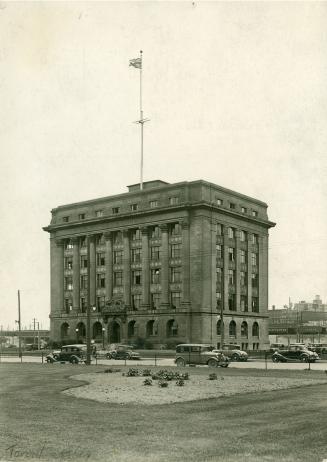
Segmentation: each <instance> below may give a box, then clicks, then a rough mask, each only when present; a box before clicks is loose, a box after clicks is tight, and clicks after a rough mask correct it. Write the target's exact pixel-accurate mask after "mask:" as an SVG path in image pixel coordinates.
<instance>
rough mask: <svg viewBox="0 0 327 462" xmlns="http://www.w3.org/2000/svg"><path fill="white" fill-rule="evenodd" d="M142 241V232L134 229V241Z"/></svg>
mask: <svg viewBox="0 0 327 462" xmlns="http://www.w3.org/2000/svg"><path fill="white" fill-rule="evenodd" d="M140 240H141V231H140V230H139V229H133V231H132V241H140Z"/></svg>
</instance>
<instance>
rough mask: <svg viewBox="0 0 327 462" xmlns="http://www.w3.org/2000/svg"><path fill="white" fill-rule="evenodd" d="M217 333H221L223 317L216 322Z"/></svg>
mask: <svg viewBox="0 0 327 462" xmlns="http://www.w3.org/2000/svg"><path fill="white" fill-rule="evenodd" d="M216 330H217V335H221V319H218V321H217V324H216Z"/></svg>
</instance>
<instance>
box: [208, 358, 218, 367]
mask: <svg viewBox="0 0 327 462" xmlns="http://www.w3.org/2000/svg"><path fill="white" fill-rule="evenodd" d="M217 365H218V364H217V361H216V360H215V359H213V358H211V359H209V361H208V366H209V367H217Z"/></svg>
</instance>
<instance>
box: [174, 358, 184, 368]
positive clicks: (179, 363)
mask: <svg viewBox="0 0 327 462" xmlns="http://www.w3.org/2000/svg"><path fill="white" fill-rule="evenodd" d="M185 364H186V363H185V360H184V359H183V358H177V359H176V366H177V367H184V366H185Z"/></svg>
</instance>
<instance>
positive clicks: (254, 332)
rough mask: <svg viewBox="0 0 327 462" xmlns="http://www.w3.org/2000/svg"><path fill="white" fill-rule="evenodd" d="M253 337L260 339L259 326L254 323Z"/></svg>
mask: <svg viewBox="0 0 327 462" xmlns="http://www.w3.org/2000/svg"><path fill="white" fill-rule="evenodd" d="M252 336H253V337H259V324H258V323H257V322H254V323H253V326H252Z"/></svg>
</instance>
